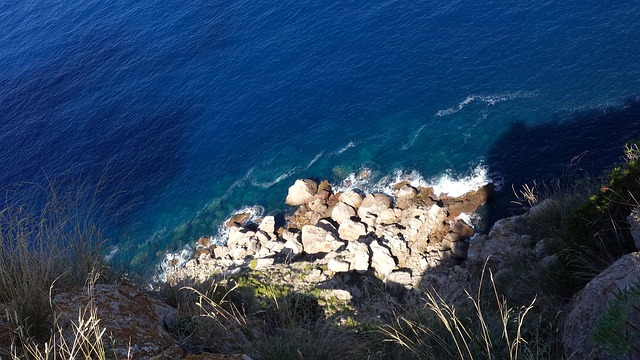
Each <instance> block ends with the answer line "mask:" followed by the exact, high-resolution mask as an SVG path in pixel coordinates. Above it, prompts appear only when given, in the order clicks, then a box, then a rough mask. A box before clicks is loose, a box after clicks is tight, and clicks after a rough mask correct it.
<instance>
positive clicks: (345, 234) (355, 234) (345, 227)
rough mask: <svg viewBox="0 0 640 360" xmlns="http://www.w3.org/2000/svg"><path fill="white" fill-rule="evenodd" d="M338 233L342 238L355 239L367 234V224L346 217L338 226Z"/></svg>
mask: <svg viewBox="0 0 640 360" xmlns="http://www.w3.org/2000/svg"><path fill="white" fill-rule="evenodd" d="M338 235H339V236H340V239H342V240H347V241H356V240H358V239H359V238H360V237H361V236H365V235H367V226H366V225H365V224H363V223H361V222H359V221H353V220H351V219H347V220H345V221H343V222H342V224H341V225H340V227H339V228H338Z"/></svg>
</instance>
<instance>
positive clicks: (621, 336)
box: [591, 279, 640, 358]
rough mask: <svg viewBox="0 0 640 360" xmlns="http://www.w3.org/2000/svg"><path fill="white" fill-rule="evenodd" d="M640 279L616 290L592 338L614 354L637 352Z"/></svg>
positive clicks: (634, 354) (639, 349) (639, 343)
mask: <svg viewBox="0 0 640 360" xmlns="http://www.w3.org/2000/svg"><path fill="white" fill-rule="evenodd" d="M639 305H640V279H639V280H637V281H636V282H634V283H633V284H631V286H630V287H629V288H628V289H625V290H623V291H620V292H618V293H617V294H616V296H615V298H614V299H613V301H611V302H610V303H609V306H608V308H607V311H606V312H605V313H604V314H603V315H602V316H601V317H600V318H599V319H598V322H597V323H596V326H595V329H594V331H593V333H592V334H591V335H592V338H593V340H594V341H595V342H596V343H599V344H600V345H602V346H603V347H604V348H605V349H606V350H607V351H608V352H609V353H611V354H613V355H622V356H624V357H628V358H633V357H638V356H640V307H639Z"/></svg>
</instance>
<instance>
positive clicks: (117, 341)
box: [53, 285, 182, 359]
mask: <svg viewBox="0 0 640 360" xmlns="http://www.w3.org/2000/svg"><path fill="white" fill-rule="evenodd" d="M91 295H92V296H90V295H89V293H88V292H87V291H86V290H81V289H76V290H70V291H68V292H63V293H60V294H58V295H56V296H55V297H54V299H53V303H54V304H55V307H54V308H55V315H54V316H55V317H56V318H57V319H58V321H59V324H60V326H61V328H62V331H63V333H64V334H65V335H66V336H69V337H72V336H73V331H72V328H73V327H74V326H77V325H74V323H75V324H77V322H78V313H79V312H80V311H82V310H83V309H87V304H89V303H90V302H93V305H94V306H95V308H96V311H97V317H98V318H99V319H100V324H99V325H100V326H101V327H102V328H103V329H104V330H105V334H108V336H104V337H103V340H105V341H107V344H106V345H107V348H108V351H109V353H112V354H113V355H114V356H115V357H116V358H122V359H126V358H134V359H151V358H153V359H178V358H182V349H180V347H179V346H178V345H176V343H175V340H174V339H173V337H172V336H171V335H170V334H169V333H168V332H167V330H165V326H166V324H168V323H171V321H172V320H173V319H174V318H175V313H176V310H175V309H173V308H171V307H170V306H168V305H166V304H164V303H162V302H160V301H158V300H155V299H152V298H150V297H149V296H147V295H145V294H143V293H141V292H140V291H138V290H136V289H133V288H131V287H127V286H123V285H95V286H94V287H93V288H92V291H91ZM67 341H71V343H72V341H73V339H71V338H70V339H67Z"/></svg>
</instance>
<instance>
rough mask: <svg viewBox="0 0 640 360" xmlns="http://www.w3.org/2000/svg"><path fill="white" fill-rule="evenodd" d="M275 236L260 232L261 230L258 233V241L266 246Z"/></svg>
mask: <svg viewBox="0 0 640 360" xmlns="http://www.w3.org/2000/svg"><path fill="white" fill-rule="evenodd" d="M273 236H274V235H273V234H267V233H265V232H264V231H260V230H258V232H256V239H257V240H258V242H259V243H260V244H266V243H267V242H269V241H271V239H272V237H273Z"/></svg>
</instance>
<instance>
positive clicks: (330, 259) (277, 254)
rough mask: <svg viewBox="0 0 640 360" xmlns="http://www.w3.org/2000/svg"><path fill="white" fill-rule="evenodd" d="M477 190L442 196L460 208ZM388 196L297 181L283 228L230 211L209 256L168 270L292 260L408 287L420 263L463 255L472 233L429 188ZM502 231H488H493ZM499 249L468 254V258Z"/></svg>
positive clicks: (403, 186)
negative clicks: (221, 241)
mask: <svg viewBox="0 0 640 360" xmlns="http://www.w3.org/2000/svg"><path fill="white" fill-rule="evenodd" d="M485 193H486V192H478V191H476V192H474V193H473V194H470V195H465V196H464V197H462V198H446V200H447V202H449V203H451V204H466V205H468V204H470V203H471V202H470V200H469V199H476V200H477V201H480V200H478V199H485V200H486V197H485V198H483V197H481V196H478V195H477V194H485ZM394 195H395V197H392V196H390V195H386V194H382V193H373V194H364V193H362V192H361V191H360V190H357V189H350V190H347V191H345V192H343V193H337V194H335V193H333V190H332V188H331V185H330V184H329V183H328V182H327V181H323V182H321V184H320V185H316V183H315V182H313V181H312V180H297V181H296V182H295V183H294V184H293V185H292V186H291V187H290V188H289V192H288V196H287V203H288V204H298V205H296V206H297V209H296V210H295V212H294V213H293V214H292V215H291V216H290V217H289V218H288V221H287V223H286V225H285V227H284V228H281V229H279V230H276V229H275V219H274V218H273V216H266V217H264V218H263V219H262V221H261V222H260V223H259V224H257V225H256V224H253V223H252V224H247V225H245V226H242V225H238V224H239V222H240V221H244V222H245V223H246V221H247V220H246V219H244V218H242V217H237V216H234V217H232V218H231V219H230V220H229V221H227V223H231V224H233V226H232V227H231V228H229V230H228V240H227V243H226V244H225V245H220V246H215V248H214V249H213V251H211V252H210V253H207V252H206V251H201V252H199V253H198V256H199V257H198V258H197V259H195V260H193V261H192V262H191V263H189V264H187V266H184V267H182V268H180V269H174V271H173V275H176V274H177V273H181V274H182V275H179V276H185V275H186V274H191V276H192V277H195V278H198V277H199V275H197V273H198V269H203V268H206V269H207V270H206V271H204V272H207V271H208V272H209V273H223V274H224V273H227V274H229V273H233V272H235V271H241V270H237V269H241V268H243V267H246V266H247V264H248V263H251V264H252V265H253V266H254V267H256V266H260V267H261V268H264V267H268V266H271V265H270V264H278V263H288V262H290V261H292V260H293V261H309V262H313V263H315V264H316V265H317V266H324V267H326V268H327V270H328V272H329V274H331V273H346V272H356V273H363V274H371V275H374V276H376V277H378V278H379V279H380V280H382V281H391V282H393V283H394V284H400V286H401V287H402V288H405V289H407V288H411V287H415V286H416V285H417V284H418V283H419V282H420V281H421V280H422V274H423V273H424V272H425V270H427V269H428V268H435V267H438V266H439V265H443V264H445V263H447V264H449V263H450V264H451V265H453V264H455V263H459V262H460V261H462V260H464V259H465V258H466V256H467V249H468V248H469V241H468V240H469V238H470V237H472V236H473V235H474V230H473V228H472V227H471V226H469V225H468V224H465V223H464V222H463V221H460V220H457V219H455V217H453V216H452V215H451V213H450V211H449V209H448V207H447V205H446V204H445V202H443V201H440V199H438V197H436V196H435V195H434V194H433V190H432V189H428V188H416V187H413V186H411V185H410V184H408V183H400V184H398V185H397V186H395V191H394ZM466 205H465V206H466ZM476 206H477V204H476ZM465 210H472V209H471V207H468V208H465ZM473 210H475V209H473ZM232 219H233V221H232ZM505 231H506V230H504V231H503V230H499V229H498V228H496V230H495V231H494V234H493V235H495V236H497V235H498V234H499V233H501V232H505ZM500 248H501V246H499V245H496V246H495V250H491V251H489V252H487V251H485V250H484V249H482V250H481V251H480V253H478V251H476V253H477V254H476V253H474V254H476V255H475V256H476V257H475V258H478V259H479V258H481V257H483V256H487V255H488V254H489V253H492V254H493V253H497V252H498V249H500ZM507 251H508V250H507ZM265 258H266V259H268V260H266V261H257V260H260V259H265ZM173 275H172V276H173ZM176 276H178V275H176ZM389 279H390V280H389Z"/></svg>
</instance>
